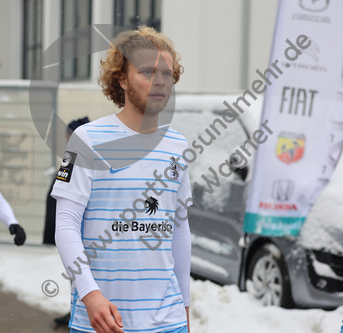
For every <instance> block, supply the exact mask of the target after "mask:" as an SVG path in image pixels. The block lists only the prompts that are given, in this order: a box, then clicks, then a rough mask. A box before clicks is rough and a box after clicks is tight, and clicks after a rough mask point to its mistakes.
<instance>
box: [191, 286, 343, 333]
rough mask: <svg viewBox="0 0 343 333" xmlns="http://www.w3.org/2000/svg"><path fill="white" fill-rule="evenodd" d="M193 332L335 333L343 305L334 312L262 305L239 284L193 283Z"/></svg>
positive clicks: (338, 328)
mask: <svg viewBox="0 0 343 333" xmlns="http://www.w3.org/2000/svg"><path fill="white" fill-rule="evenodd" d="M190 309H191V331H193V332H196V333H207V332H220V333H248V332H254V333H275V332H277V333H290V332H295V333H335V332H337V333H338V332H340V327H341V321H342V318H343V307H339V308H338V309H337V310H335V311H331V312H329V311H323V310H285V309H282V308H278V307H263V306H262V305H261V304H260V303H259V302H258V301H257V300H255V299H254V298H253V297H252V296H251V295H249V294H248V293H242V292H240V291H239V290H238V287H237V286H234V285H232V286H224V287H220V286H218V285H215V284H213V283H211V282H209V281H205V282H203V281H192V283H191V307H190Z"/></svg>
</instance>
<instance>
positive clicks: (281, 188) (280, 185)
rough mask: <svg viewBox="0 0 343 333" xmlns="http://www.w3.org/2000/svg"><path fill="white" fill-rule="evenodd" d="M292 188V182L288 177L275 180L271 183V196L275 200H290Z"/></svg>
mask: <svg viewBox="0 0 343 333" xmlns="http://www.w3.org/2000/svg"><path fill="white" fill-rule="evenodd" d="M293 188H294V182H292V181H291V180H288V179H280V180H276V181H274V183H273V191H272V196H273V199H274V200H277V201H287V200H290V198H291V196H292V193H293Z"/></svg>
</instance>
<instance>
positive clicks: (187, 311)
mask: <svg viewBox="0 0 343 333" xmlns="http://www.w3.org/2000/svg"><path fill="white" fill-rule="evenodd" d="M185 309H186V313H187V329H188V333H190V332H191V327H190V322H189V306H187V307H185Z"/></svg>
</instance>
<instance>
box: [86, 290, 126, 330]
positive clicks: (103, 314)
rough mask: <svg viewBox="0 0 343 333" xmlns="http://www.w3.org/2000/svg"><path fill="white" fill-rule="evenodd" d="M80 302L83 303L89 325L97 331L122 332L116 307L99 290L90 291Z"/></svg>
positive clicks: (120, 320) (121, 324) (120, 319)
mask: <svg viewBox="0 0 343 333" xmlns="http://www.w3.org/2000/svg"><path fill="white" fill-rule="evenodd" d="M82 302H83V303H84V304H85V306H86V309H87V313H88V318H89V321H90V323H91V326H92V327H93V328H94V329H95V331H96V332H97V333H124V331H123V330H122V329H121V328H120V327H123V326H124V325H123V323H122V318H121V315H120V314H119V312H118V309H117V307H116V306H115V305H114V304H112V303H111V302H110V301H109V300H108V299H107V298H105V297H104V296H103V295H102V294H101V292H100V291H99V290H94V291H91V292H90V293H89V294H87V295H86V296H85V297H84V298H83V299H82Z"/></svg>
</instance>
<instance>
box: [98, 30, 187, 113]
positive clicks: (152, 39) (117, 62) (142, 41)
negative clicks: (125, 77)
mask: <svg viewBox="0 0 343 333" xmlns="http://www.w3.org/2000/svg"><path fill="white" fill-rule="evenodd" d="M113 44H114V45H115V46H114V47H112V48H111V49H109V50H108V51H107V57H106V59H105V60H104V61H103V60H102V59H101V60H100V68H101V71H100V79H99V81H98V83H99V85H100V86H101V87H102V91H103V93H104V95H105V96H106V97H107V99H108V100H112V101H113V103H114V104H116V105H117V106H118V107H119V108H121V107H123V106H124V105H125V93H124V89H123V88H122V87H121V86H120V84H119V78H120V75H121V73H124V74H127V69H128V59H127V58H129V55H130V54H132V51H134V50H137V49H142V48H149V49H154V50H156V49H158V50H160V51H168V52H169V53H170V54H171V56H172V59H173V83H174V84H175V83H177V82H178V81H179V79H180V75H181V74H182V73H183V70H184V69H183V66H182V65H181V64H180V59H181V58H180V55H179V54H178V53H177V52H176V51H175V49H174V43H173V42H172V40H171V39H170V38H169V37H167V36H166V35H164V34H162V33H159V32H157V31H156V30H155V29H153V28H149V27H147V26H146V25H142V26H139V27H138V29H137V30H136V31H133V30H129V31H124V32H121V33H120V34H119V35H118V36H117V37H116V38H115V39H114V40H113Z"/></svg>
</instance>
